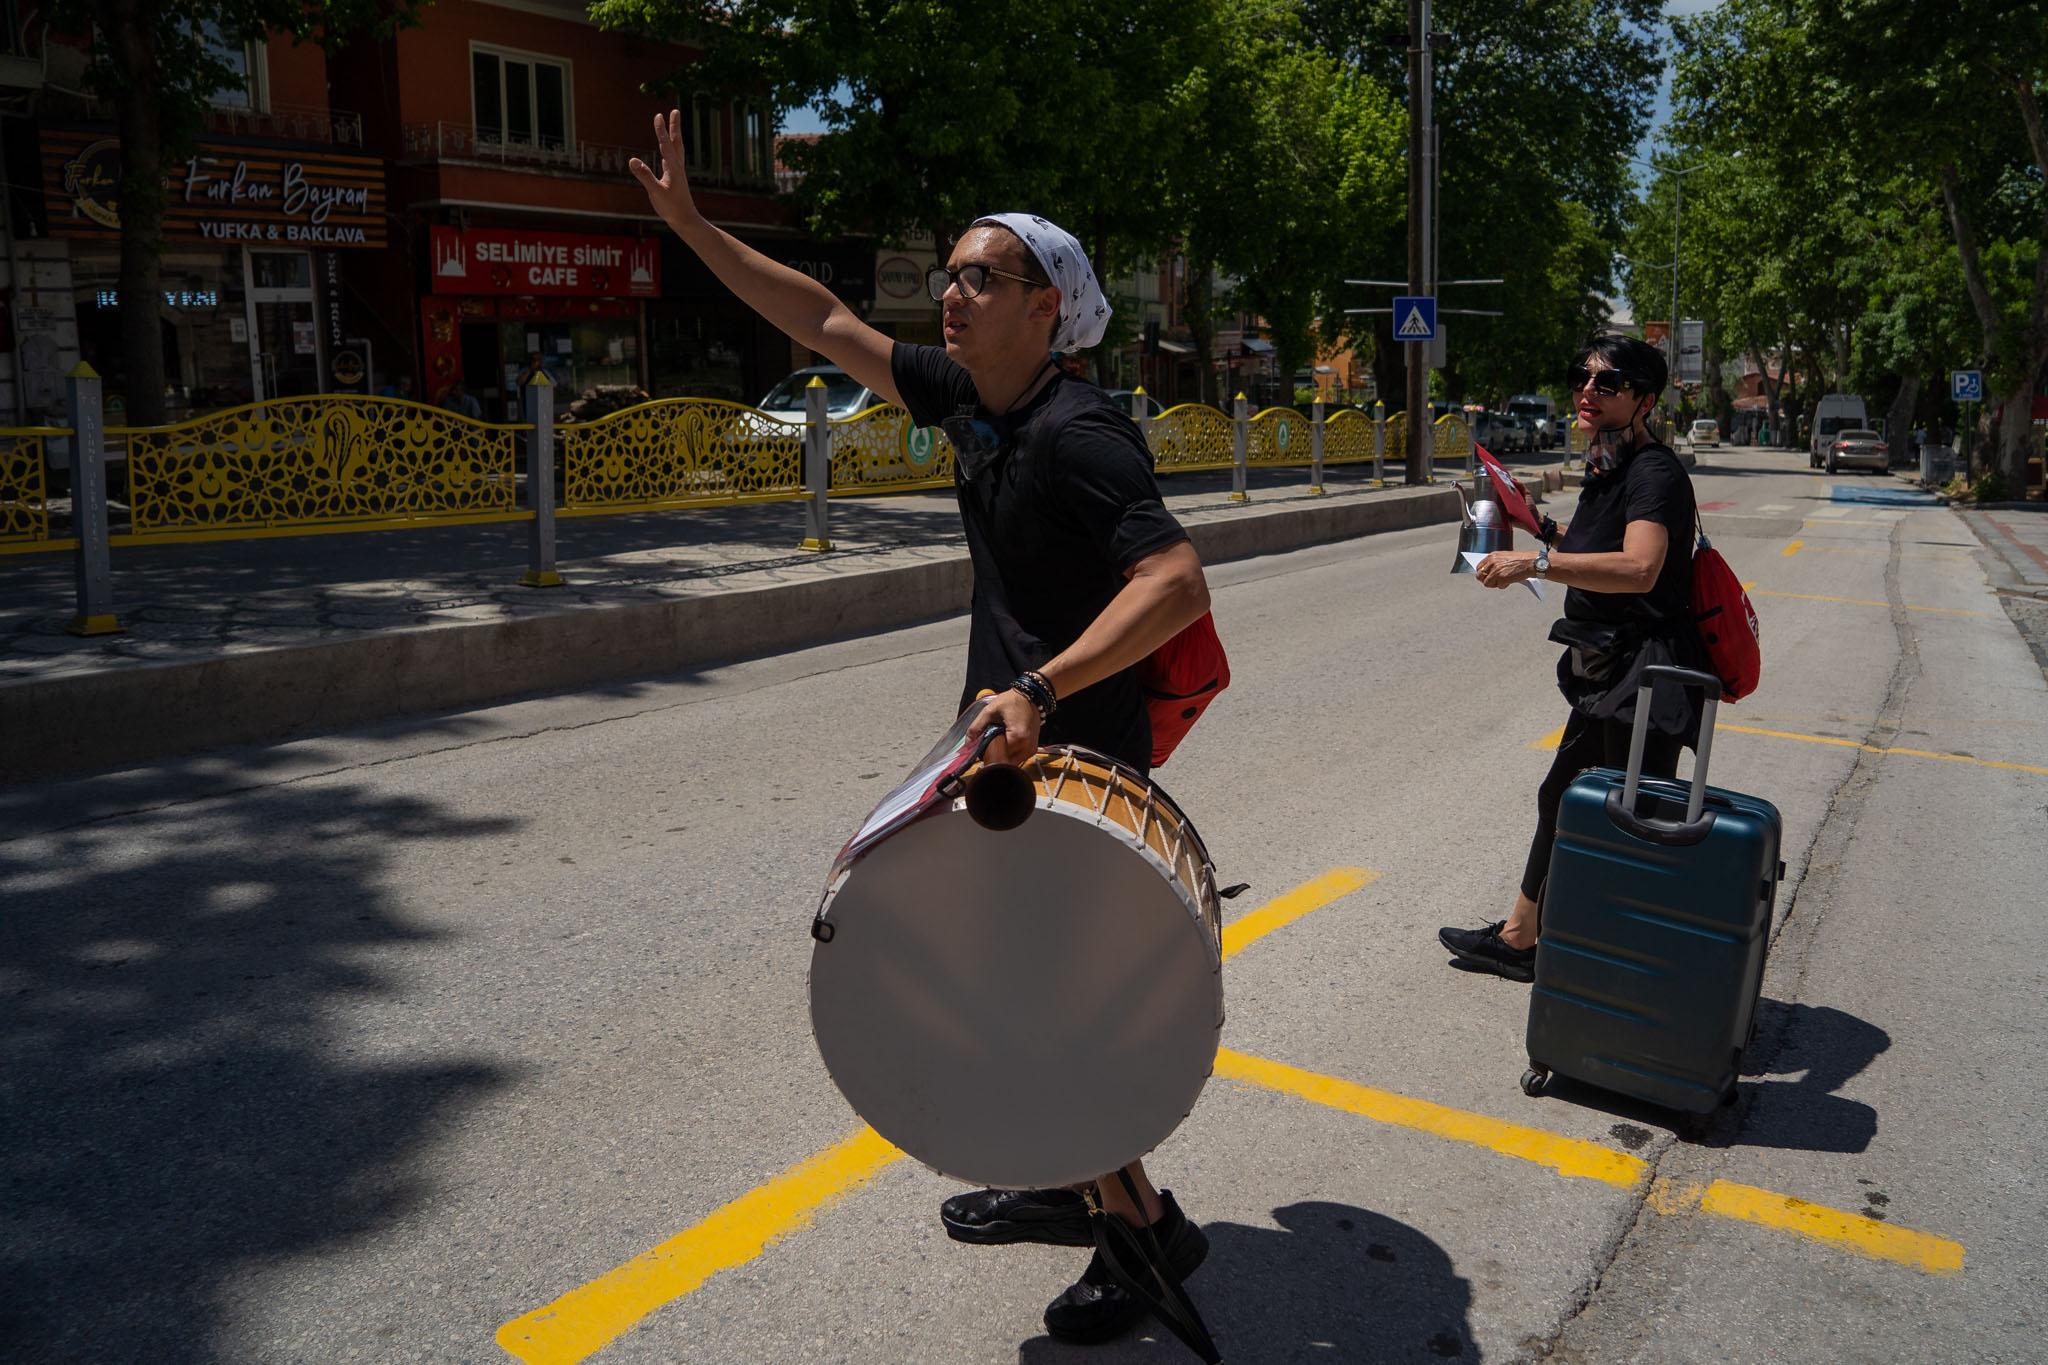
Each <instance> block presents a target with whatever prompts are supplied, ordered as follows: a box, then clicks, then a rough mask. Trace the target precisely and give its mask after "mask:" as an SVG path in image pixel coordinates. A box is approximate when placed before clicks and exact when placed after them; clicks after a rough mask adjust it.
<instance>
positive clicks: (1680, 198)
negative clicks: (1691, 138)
mask: <svg viewBox="0 0 2048 1365" xmlns="http://www.w3.org/2000/svg"><path fill="white" fill-rule="evenodd" d="M1693 169H1694V170H1698V169H1699V168H1698V167H1697V166H1695V167H1694V168H1693ZM1684 203H1685V176H1683V175H1679V176H1674V177H1673V178H1672V181H1671V377H1670V380H1669V382H1668V387H1670V388H1677V387H1679V384H1678V211H1679V209H1680V208H1681V207H1682V206H1683V205H1684ZM1660 397H1661V395H1660ZM1671 420H1672V422H1673V423H1676V422H1677V421H1678V411H1677V407H1676V405H1674V406H1673V408H1672V413H1671Z"/></svg>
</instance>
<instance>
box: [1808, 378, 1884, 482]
mask: <svg viewBox="0 0 2048 1365" xmlns="http://www.w3.org/2000/svg"><path fill="white" fill-rule="evenodd" d="M1852 427H1860V428H1864V429H1869V427H1870V417H1869V415H1868V414H1866V413H1865V412H1864V410H1863V400H1862V399H1861V398H1858V397H1857V396H1856V395H1854V394H1852V393H1830V394H1827V395H1824V396H1823V397H1822V398H1821V400H1820V406H1819V407H1817V408H1815V409H1814V410H1813V433H1812V440H1811V442H1810V443H1809V444H1808V446H1807V450H1806V467H1807V468H1808V469H1819V468H1820V467H1821V466H1822V465H1823V464H1824V463H1826V461H1827V457H1828V447H1829V446H1831V445H1833V444H1834V443H1835V435H1836V433H1837V432H1842V431H1847V430H1849V429H1850V428H1852Z"/></svg>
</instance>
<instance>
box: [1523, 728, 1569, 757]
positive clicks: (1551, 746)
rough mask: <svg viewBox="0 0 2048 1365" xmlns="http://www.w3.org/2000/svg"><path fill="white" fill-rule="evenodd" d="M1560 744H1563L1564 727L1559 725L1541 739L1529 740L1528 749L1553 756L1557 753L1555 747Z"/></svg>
mask: <svg viewBox="0 0 2048 1365" xmlns="http://www.w3.org/2000/svg"><path fill="white" fill-rule="evenodd" d="M1562 743H1564V727H1563V726H1562V725H1560V726H1558V727H1557V728H1556V729H1555V730H1552V731H1551V732H1550V733H1549V734H1547V735H1545V736H1544V737H1543V738H1541V739H1532V740H1530V741H1529V747H1530V748H1532V749H1541V750H1542V751H1543V752H1544V753H1546V754H1554V753H1556V752H1557V746H1558V745H1560V744H1562Z"/></svg>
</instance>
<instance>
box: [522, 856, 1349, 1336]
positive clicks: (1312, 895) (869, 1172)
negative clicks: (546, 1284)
mask: <svg viewBox="0 0 2048 1365" xmlns="http://www.w3.org/2000/svg"><path fill="white" fill-rule="evenodd" d="M1379 875H1380V874H1379V873H1377V872H1374V871H1372V870H1370V869H1368V868H1362V867H1340V868H1336V869H1334V870H1332V871H1330V872H1326V873H1324V874H1323V875H1322V876H1320V877H1317V878H1316V879H1315V880H1314V881H1310V882H1305V883H1303V884H1302V885H1300V886H1297V887H1295V888H1294V889H1293V890H1292V891H1288V892H1286V893H1284V894H1283V895H1280V896H1278V897H1276V898H1274V899H1273V900H1270V901H1268V902H1267V903H1266V904H1264V905H1262V906H1260V907H1259V908H1258V909H1256V910H1253V911H1251V912H1250V913H1248V914H1245V915H1242V916H1240V917H1238V918H1237V919H1235V920H1232V921H1231V922H1230V923H1229V924H1227V925H1225V926H1224V928H1223V956H1225V957H1230V956H1232V955H1233V954H1236V953H1238V952H1241V951H1243V950H1244V949H1245V948H1248V947H1250V946H1251V945H1252V944H1253V943H1256V942H1258V940H1260V939H1262V938H1264V937H1265V936H1266V935H1267V934H1270V933H1272V932H1273V931H1274V930H1276V929H1280V928H1284V927H1285V926H1287V925H1289V924H1292V923H1293V922H1294V921H1296V920H1298V919H1300V918H1301V917H1302V916H1304V915H1307V914H1309V913H1310V912H1312V911H1315V910H1319V909H1321V908H1322V907H1323V906H1326V905H1328V904H1330V903H1331V902H1332V901H1337V900H1341V899H1343V898H1344V897H1345V896H1348V895H1350V894H1351V893H1352V892H1353V891H1356V890H1359V889H1360V888H1361V887H1365V886H1369V885H1371V884H1372V883H1373V882H1374V881H1376V880H1378V878H1379ZM902 1156H903V1153H902V1152H900V1151H898V1150H897V1149H896V1148H895V1147H894V1146H893V1145H891V1144H890V1143H889V1142H888V1140H887V1139H885V1138H883V1137H882V1136H881V1135H880V1134H878V1133H877V1132H875V1130H874V1129H873V1128H866V1127H864V1128H862V1129H861V1130H860V1131H859V1132H857V1133H855V1134H853V1136H851V1137H849V1138H846V1139H845V1140H844V1141H842V1142H840V1143H839V1144H838V1145H836V1146H833V1147H829V1148H827V1149H826V1150H825V1151H823V1152H820V1153H819V1154H818V1155H816V1156H814V1157H811V1158H810V1159H809V1160H807V1161H803V1162H800V1163H799V1164H797V1165H795V1166H792V1167H790V1168H789V1169H788V1170H787V1171H784V1172H783V1173H782V1174H781V1175H778V1176H776V1177H775V1178H774V1179H772V1180H770V1181H768V1182H767V1183H766V1184H764V1185H759V1186H757V1187H755V1188H754V1189H752V1190H749V1191H748V1192H747V1193H745V1194H743V1195H741V1196H740V1197H739V1198H737V1199H735V1200H733V1201H732V1202H731V1203H728V1204H724V1205H721V1206H720V1207H719V1208H717V1209H715V1210H713V1211H712V1212H711V1214H710V1215H709V1216H707V1217H705V1218H704V1219H703V1220H701V1221H700V1222H697V1223H694V1224H692V1225H691V1226H690V1227H687V1228H685V1229H683V1230H682V1231H681V1232H679V1233H677V1234H676V1235H675V1236H673V1237H671V1238H669V1239H668V1240H667V1241H665V1242H663V1243H662V1244H661V1245H660V1246H657V1247H655V1248H653V1249H652V1250H650V1251H646V1252H642V1253H641V1254H640V1255H638V1256H636V1257H634V1258H633V1259H632V1260H630V1261H628V1262H626V1263H625V1264H624V1265H621V1266H618V1267H617V1268H615V1269H613V1270H609V1271H607V1272H605V1273H604V1274H603V1275H600V1276H598V1277H597V1278H596V1279H594V1280H592V1281H590V1282H589V1283H588V1284H585V1285H582V1286H580V1287H579V1288H576V1289H572V1290H570V1291H569V1292H568V1293H566V1294H564V1295H562V1296H561V1297H560V1298H558V1299H556V1300H555V1301H554V1302H553V1303H550V1304H548V1305H546V1306H545V1307H542V1308H536V1309H534V1310H533V1311H532V1312H530V1313H526V1314H523V1315H521V1316H520V1317H516V1318H514V1319H512V1321H510V1322H508V1323H506V1324H505V1325H504V1326H503V1327H500V1328H499V1329H498V1335H497V1341H498V1345H499V1346H501V1347H503V1348H504V1349H505V1351H506V1352H507V1353H508V1354H510V1355H512V1356H513V1357H514V1358H516V1359H518V1360H522V1361H525V1362H526V1365H576V1362H579V1361H582V1360H587V1359H589V1358H590V1357H591V1356H592V1355H594V1354H596V1353H597V1352H599V1351H601V1350H603V1349H604V1348H605V1347H606V1346H607V1345H609V1344H610V1343H612V1342H613V1341H616V1340H617V1339H618V1338H619V1337H620V1336H621V1335H623V1334H624V1333H625V1332H627V1331H629V1330H630V1329H631V1328H632V1327H633V1325H634V1324H635V1323H637V1322H639V1321H640V1320H641V1319H642V1318H644V1317H646V1316H647V1315H648V1314H649V1313H652V1312H654V1311H655V1310H656V1309H658V1308H662V1307H664V1306H666V1305H667V1304H670V1303H673V1302H675V1301H676V1300H677V1299H680V1298H682V1297H683V1296H684V1295H686V1294H689V1293H691V1292H693V1291H695V1290H696V1289H698V1288H699V1287H701V1286H702V1285H703V1284H704V1282H705V1281H706V1280H708V1279H710V1278H711V1277H712V1276H713V1275H716V1274H717V1273H718V1272H720V1271H722V1270H730V1269H732V1268H733V1267H735V1266H740V1265H745V1264H746V1263H747V1262H748V1261H751V1260H753V1259H754V1258H755V1257H756V1256H759V1255H760V1254H761V1253H762V1252H763V1251H764V1250H766V1249H767V1248H768V1247H769V1246H770V1245H771V1244H773V1243H775V1242H777V1241H779V1240H781V1239H782V1238H784V1237H787V1236H788V1235H789V1234H791V1233H793V1232H796V1231H798V1230H800V1229H801V1228H803V1227H805V1226H806V1225H808V1224H809V1223H810V1221H811V1219H813V1218H814V1217H816V1216H817V1215H818V1213H819V1212H820V1211H822V1210H823V1209H826V1208H828V1207H830V1206H831V1205H832V1204H835V1203H837V1202H838V1201H839V1200H841V1199H844V1198H845V1197H846V1196H847V1195H849V1194H851V1193H852V1192H853V1191H855V1190H857V1189H859V1188H860V1187H861V1186H862V1185H865V1184H866V1183H868V1182H869V1181H870V1180H873V1179H874V1178H875V1177H876V1176H877V1175H879V1174H880V1173H881V1172H882V1171H884V1170H885V1169H887V1168H888V1167H889V1165H890V1164H891V1163H893V1162H895V1161H897V1160H899V1159H900V1158H901V1157H902Z"/></svg>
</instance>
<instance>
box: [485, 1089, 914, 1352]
mask: <svg viewBox="0 0 2048 1365" xmlns="http://www.w3.org/2000/svg"><path fill="white" fill-rule="evenodd" d="M902 1155H903V1153H901V1152H899V1151H897V1150H896V1148H895V1147H893V1146H891V1145H890V1144H889V1143H888V1142H886V1141H884V1140H883V1139H882V1138H881V1136H880V1135H878V1134H877V1133H876V1132H875V1130H874V1129H872V1128H862V1129H861V1130H860V1131H859V1132H857V1133H855V1134H854V1135H853V1136H852V1137H849V1138H847V1139H846V1140H845V1141H843V1142H841V1143H839V1144H838V1145H837V1146H833V1147H828V1148H826V1149H825V1150H824V1151H822V1152H820V1153H818V1155H816V1156H814V1157H811V1158H810V1159H809V1160H807V1161H803V1162H799V1163H798V1164H797V1165H795V1166H792V1167H790V1168H789V1169H788V1170H786V1171H784V1172H783V1173H782V1174H781V1175H779V1176H776V1177H775V1178H774V1179H773V1180H770V1181H769V1182H768V1183H767V1184H765V1185H761V1186H759V1187H757V1188H755V1189H753V1190H749V1191H748V1192H747V1193H746V1194H743V1195H741V1196H740V1197H739V1198H738V1199H735V1200H733V1201H732V1202H731V1203H730V1204H726V1205H724V1206H723V1207H721V1208H719V1209H717V1210H715V1211H714V1212H713V1213H712V1214H711V1215H710V1216H709V1217H707V1218H705V1219H704V1220H703V1221H701V1222H699V1223H696V1224H693V1225H692V1226H690V1227H688V1228H685V1229H684V1230H683V1231H681V1232H679V1233H677V1234H676V1235H675V1236H673V1237H671V1238H669V1239H668V1240H667V1241H666V1242H663V1243H662V1244H661V1245H660V1246H658V1247H655V1248H654V1249H653V1250H651V1251H646V1252H642V1253H641V1254H640V1255H638V1256H635V1257H634V1258H633V1259H632V1260H630V1261H628V1262H626V1263H625V1264H624V1265H622V1266H619V1267H618V1268H617V1269H615V1270H611V1271H607V1272H606V1273H605V1274H603V1275H600V1276H598V1277H597V1278H596V1279H594V1280H592V1281H591V1282H590V1283H588V1284H586V1285H584V1286H582V1287H581V1288H578V1289H572V1290H570V1291H569V1292H568V1293H566V1294H564V1295H562V1297H560V1298H559V1299H556V1300H555V1301H554V1302H553V1303H551V1304H548V1305H547V1306H546V1307H544V1308H536V1309H534V1310H533V1311H532V1312H531V1313H527V1314H525V1315H524V1316H521V1317H517V1318H514V1319H512V1321H510V1322H508V1323H506V1324H505V1325H504V1326H503V1327H500V1328H499V1329H498V1345H500V1346H502V1347H504V1348H505V1350H506V1351H507V1352H509V1353H510V1354H511V1355H513V1356H514V1357H516V1358H518V1359H520V1360H523V1361H525V1362H527V1365H574V1363H575V1362H577V1361H581V1360H586V1359H588V1358H589V1357H590V1356H592V1355H594V1354H596V1353H597V1352H598V1351H601V1350H603V1349H604V1348H605V1347H606V1346H608V1345H610V1344H611V1343H612V1342H613V1341H616V1340H617V1339H618V1338H619V1337H620V1336H621V1335H623V1334H624V1333H625V1332H627V1331H628V1330H629V1329H631V1328H632V1326H633V1324H635V1323H637V1322H638V1321H640V1319H642V1318H644V1317H646V1316H647V1315H648V1314H649V1313H651V1312H653V1311H654V1310H655V1309H657V1308H660V1307H661V1306H662V1305H664V1304H667V1303H672V1302H674V1301H675V1300H676V1299H679V1298H681V1297H682V1296H683V1295H685V1294H688V1293H689V1292H690V1291H692V1290H694V1289H696V1288H697V1287H698V1286H700V1285H702V1284H703V1283H704V1282H705V1281H706V1280H708V1279H710V1278H711V1277H712V1276H713V1275H716V1274H717V1273H718V1272H719V1271H721V1270H730V1269H732V1268H733V1267H734V1266H738V1265H744V1264H746V1263H747V1262H748V1261H751V1260H753V1259H754V1258H755V1257H756V1256H758V1255H760V1254H761V1252H762V1251H763V1250H764V1249H765V1248H766V1247H767V1246H768V1245H769V1244H770V1243H772V1242H775V1241H777V1240H779V1239H781V1238H783V1237H787V1236H788V1235H789V1234H790V1233H792V1232H795V1231H797V1230H798V1229H800V1228H802V1227H804V1226H805V1225H807V1224H808V1223H809V1222H810V1221H811V1219H812V1218H814V1217H816V1216H817V1215H818V1213H819V1212H820V1211H821V1210H823V1209H825V1208H827V1207H829V1206H831V1205H832V1204H834V1203H836V1202H837V1201H839V1200H841V1199H844V1198H845V1197H846V1196H847V1195H849V1194H851V1193H852V1192H853V1191H854V1190H856V1189H858V1188H860V1187H861V1186H862V1185H864V1184H866V1183H867V1182H868V1181H870V1180H872V1179H874V1178H875V1176H876V1175H878V1174H879V1173H880V1172H881V1171H882V1170H883V1169H884V1168H885V1167H887V1166H888V1165H889V1164H890V1163H892V1162H894V1161H896V1160H898V1159H900V1158H901V1157H902Z"/></svg>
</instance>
